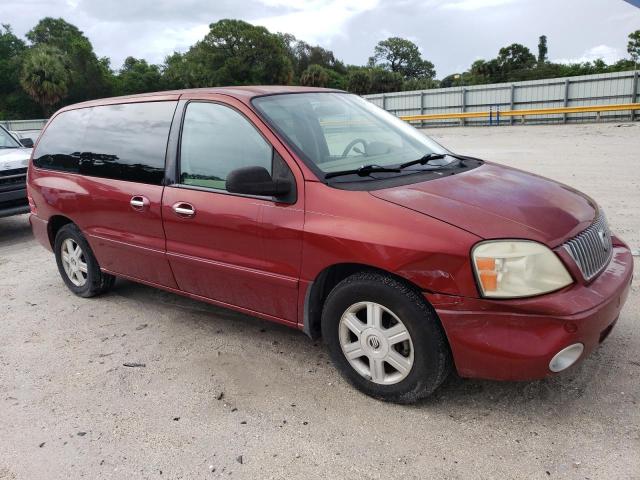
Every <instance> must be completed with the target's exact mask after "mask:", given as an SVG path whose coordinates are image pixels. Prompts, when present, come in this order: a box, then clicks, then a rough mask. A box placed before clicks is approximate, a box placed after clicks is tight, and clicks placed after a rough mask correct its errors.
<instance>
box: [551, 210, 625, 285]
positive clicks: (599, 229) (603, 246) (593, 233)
mask: <svg viewBox="0 0 640 480" xmlns="http://www.w3.org/2000/svg"><path fill="white" fill-rule="evenodd" d="M563 247H564V249H565V250H566V251H567V252H568V253H569V255H570V256H571V258H573V261H574V262H576V265H578V268H579V269H580V272H581V273H582V276H583V277H584V279H585V280H591V279H592V278H594V277H596V276H597V275H598V274H599V273H600V272H602V270H604V268H605V267H606V266H607V265H608V264H609V261H610V260H611V255H612V254H613V245H612V243H611V232H610V230H609V226H608V225H607V219H606V217H605V216H604V214H600V215H599V216H598V217H597V218H596V220H595V221H594V222H593V223H592V224H591V225H589V226H588V227H587V228H586V229H585V230H583V231H582V232H580V233H579V234H578V235H576V236H575V237H573V238H572V239H571V240H568V241H567V242H565V244H564V245H563Z"/></svg>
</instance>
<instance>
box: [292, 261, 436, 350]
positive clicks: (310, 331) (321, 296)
mask: <svg viewBox="0 0 640 480" xmlns="http://www.w3.org/2000/svg"><path fill="white" fill-rule="evenodd" d="M363 271H372V272H377V273H381V274H383V275H387V276H389V277H392V278H395V279H396V280H398V281H400V282H402V283H404V284H405V285H407V286H408V287H409V288H411V289H412V290H414V291H416V292H417V293H419V294H420V295H421V296H422V289H421V288H420V287H419V286H418V285H416V284H415V283H413V282H411V281H409V280H407V279H406V278H404V277H401V276H399V275H397V274H395V273H392V272H389V271H387V270H384V269H381V268H378V267H374V266H372V265H367V264H362V263H338V264H334V265H330V266H328V267H326V268H325V269H324V270H322V271H321V272H320V273H319V274H318V275H317V276H316V278H315V279H314V281H313V282H312V283H311V284H310V285H309V287H308V288H307V291H306V292H305V296H304V312H303V325H302V331H303V332H304V333H306V334H307V335H308V336H309V337H310V338H312V339H317V338H320V337H321V336H322V335H321V322H322V309H323V307H324V302H325V300H326V298H327V296H328V295H329V293H330V292H331V290H333V288H334V287H335V286H336V285H337V284H338V283H340V282H341V281H342V280H344V279H345V278H347V277H349V276H350V275H353V274H354V273H358V272H363ZM425 302H426V300H425ZM430 307H431V305H430ZM436 317H437V315H436Z"/></svg>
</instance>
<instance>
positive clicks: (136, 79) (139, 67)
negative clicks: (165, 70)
mask: <svg viewBox="0 0 640 480" xmlns="http://www.w3.org/2000/svg"><path fill="white" fill-rule="evenodd" d="M161 81H162V77H161V75H160V67H158V66H157V65H149V64H148V63H147V62H146V60H139V59H137V58H133V57H127V59H126V60H125V61H124V63H123V65H122V68H121V69H120V72H119V74H118V76H117V92H118V93H119V94H120V95H128V94H133V93H143V92H154V91H158V90H162V84H161Z"/></svg>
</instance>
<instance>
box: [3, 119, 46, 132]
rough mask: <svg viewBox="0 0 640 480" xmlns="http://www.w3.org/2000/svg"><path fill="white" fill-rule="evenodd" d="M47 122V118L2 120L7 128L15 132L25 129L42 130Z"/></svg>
mask: <svg viewBox="0 0 640 480" xmlns="http://www.w3.org/2000/svg"><path fill="white" fill-rule="evenodd" d="M45 123H47V120H46V119H38V120H0V125H2V126H3V127H4V128H6V129H7V130H11V131H14V132H20V131H23V130H42V128H43V127H44V124H45Z"/></svg>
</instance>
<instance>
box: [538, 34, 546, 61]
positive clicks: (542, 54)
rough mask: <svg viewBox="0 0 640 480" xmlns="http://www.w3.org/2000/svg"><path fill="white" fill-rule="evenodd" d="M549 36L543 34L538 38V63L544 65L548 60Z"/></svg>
mask: <svg viewBox="0 0 640 480" xmlns="http://www.w3.org/2000/svg"><path fill="white" fill-rule="evenodd" d="M548 51H549V50H548V49H547V36H546V35H541V36H540V38H539V39H538V65H542V64H544V63H546V62H547V52H548Z"/></svg>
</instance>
